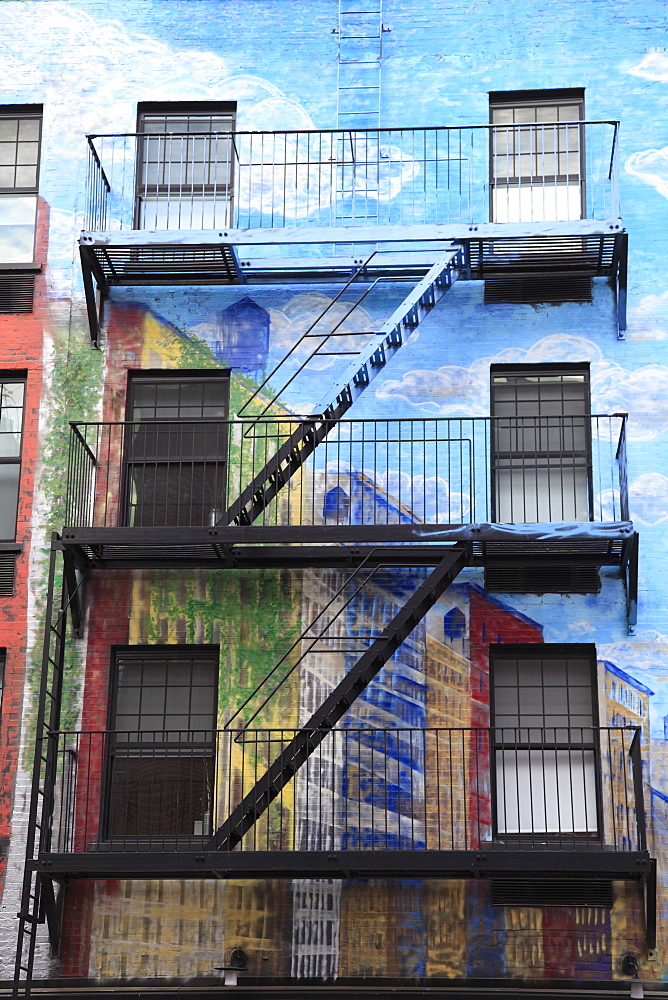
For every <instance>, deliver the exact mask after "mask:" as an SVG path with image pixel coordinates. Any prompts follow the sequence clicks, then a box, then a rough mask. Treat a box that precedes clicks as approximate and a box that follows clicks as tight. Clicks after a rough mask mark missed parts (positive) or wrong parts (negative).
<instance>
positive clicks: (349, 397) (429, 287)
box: [219, 245, 464, 524]
mask: <svg viewBox="0 0 668 1000" xmlns="http://www.w3.org/2000/svg"><path fill="white" fill-rule="evenodd" d="M375 254H376V251H374V253H373V254H372V255H371V257H369V258H368V260H367V261H365V262H364V264H363V265H362V266H361V267H360V269H359V270H358V271H357V272H356V273H355V275H353V277H352V278H351V279H350V280H349V281H348V282H347V283H346V285H345V286H344V288H343V289H342V290H341V292H339V294H338V295H337V296H336V298H335V299H333V300H332V302H330V303H329V304H328V306H327V308H326V309H325V310H324V311H323V313H321V314H320V316H319V317H318V319H316V320H315V321H314V322H313V323H312V324H311V326H310V327H309V328H308V330H307V331H306V332H305V333H304V334H303V335H302V337H300V339H299V340H298V341H297V342H296V343H295V344H294V345H293V347H292V348H291V350H290V351H289V352H288V354H287V355H286V356H285V357H284V358H283V360H282V361H281V362H280V364H279V365H278V366H277V367H276V368H275V369H274V370H273V371H272V372H271V373H270V374H269V375H268V376H267V378H266V379H265V382H264V383H263V384H262V386H260V388H259V389H258V390H257V392H256V393H255V394H254V396H253V397H251V400H249V403H250V402H252V401H253V400H255V399H256V398H257V397H258V395H259V393H260V392H261V390H262V389H263V388H264V386H265V385H267V384H268V383H269V381H270V380H271V379H273V377H274V376H275V375H276V373H277V372H278V371H279V370H280V369H281V367H282V366H283V365H284V364H285V363H286V361H288V359H290V358H294V357H295V356H296V355H297V354H298V352H301V351H302V350H303V348H304V344H305V343H306V342H307V341H308V340H313V341H315V347H313V348H311V349H310V353H308V354H307V357H306V360H304V361H302V362H300V363H299V364H298V366H297V370H296V372H294V373H293V374H292V375H291V376H290V377H289V378H288V380H287V381H286V382H285V383H284V385H283V386H282V387H281V389H279V390H278V391H276V392H275V393H274V395H273V398H272V399H271V400H269V401H268V402H267V403H266V404H265V406H264V409H263V410H262V412H261V414H260V415H259V416H258V419H257V422H256V423H254V424H253V425H252V427H251V428H250V429H249V430H248V432H247V433H248V434H249V435H252V434H253V429H254V428H258V433H260V434H262V433H263V431H262V419H261V418H262V416H267V415H269V411H270V409H271V407H272V405H273V404H274V403H275V402H276V401H277V400H278V398H279V396H280V395H281V393H282V392H284V391H285V389H287V388H288V386H290V385H291V384H292V382H293V381H294V380H295V378H296V377H297V376H298V375H299V374H300V373H301V372H302V371H304V370H305V369H306V368H307V366H308V364H309V362H310V361H311V360H312V359H313V358H317V357H322V356H323V355H325V354H326V355H329V356H331V355H334V356H338V357H340V358H344V357H345V356H346V355H347V354H349V353H350V352H349V351H347V350H344V349H337V348H336V347H333V349H330V348H331V347H332V341H334V343H336V338H339V337H342V336H345V337H346V338H347V339H349V338H350V337H351V336H363V337H365V338H367V342H366V344H365V345H364V346H363V347H362V348H361V349H360V350H359V352H357V353H356V354H355V356H354V359H353V360H352V361H350V362H349V363H348V365H347V366H346V367H345V369H344V371H343V372H342V374H340V375H339V377H338V378H337V380H336V381H335V383H334V385H333V386H332V387H331V388H330V390H329V392H328V393H327V395H326V396H325V397H324V398H323V399H322V400H321V402H320V403H319V404H318V407H317V408H316V413H315V414H314V415H312V416H306V417H305V419H304V420H303V422H302V423H301V424H300V426H299V427H297V429H296V430H295V431H293V433H292V434H291V435H290V437H289V438H288V439H287V440H286V441H285V442H284V443H283V444H282V445H281V446H280V447H279V448H278V450H277V451H276V453H275V454H274V455H273V456H272V457H271V458H270V459H269V461H268V462H267V464H266V465H265V466H264V468H263V469H262V470H261V471H260V472H259V473H258V475H257V476H255V478H254V479H253V481H252V482H251V483H249V485H248V486H247V487H246V488H245V489H244V490H243V492H242V493H241V494H240V496H239V497H237V499H236V500H235V501H234V503H233V504H232V505H231V507H230V508H229V509H228V511H227V513H226V515H225V517H224V518H223V519H222V520H221V522H219V524H221V523H225V524H252V523H253V521H254V520H255V519H256V518H257V517H259V516H260V514H261V513H262V511H263V510H264V509H265V508H266V507H267V505H268V504H269V503H270V502H271V501H272V500H273V499H274V497H275V496H276V495H277V493H278V492H279V490H280V489H281V488H282V487H283V486H285V484H286V483H287V482H288V481H289V480H290V479H291V478H292V476H293V475H294V474H295V472H297V471H298V470H299V469H300V468H301V466H302V465H303V463H304V461H305V460H306V459H307V458H308V457H309V456H310V455H312V454H313V452H314V451H315V449H316V448H317V446H318V445H319V444H320V443H321V442H322V441H324V439H325V438H326V437H327V435H328V434H329V433H330V431H332V430H333V429H334V428H335V427H336V424H337V421H338V420H340V419H341V418H342V417H343V416H344V414H345V413H346V412H347V411H348V410H349V409H350V407H351V406H352V404H353V403H354V402H355V400H356V399H357V397H358V396H360V395H361V393H362V392H364V390H365V389H366V388H367V386H368V385H369V384H370V383H371V382H372V380H373V379H374V378H375V377H376V375H377V374H378V372H379V371H381V370H382V369H383V368H384V367H385V365H386V364H387V362H388V361H389V359H390V358H391V357H392V355H393V354H395V353H396V352H397V351H398V350H399V348H400V347H401V346H402V345H403V344H404V343H405V342H406V340H407V339H408V337H409V336H410V335H411V333H412V332H413V331H414V330H415V329H416V327H417V326H419V324H420V323H421V322H422V321H423V320H424V319H425V317H426V316H428V315H429V313H430V312H431V311H432V309H434V307H435V306H436V305H437V304H438V303H439V302H440V301H441V299H442V298H443V296H444V295H445V294H446V292H447V291H448V290H449V289H450V288H451V287H452V285H453V284H454V283H455V281H456V280H457V278H458V277H459V275H460V273H461V271H462V269H463V267H464V252H463V249H462V247H461V246H457V245H455V246H452V247H449V248H448V250H446V251H443V252H440V253H439V254H438V256H437V257H436V260H435V262H434V264H433V265H432V266H431V267H430V268H429V270H428V271H427V273H426V274H425V275H424V276H423V277H422V278H421V279H420V280H419V281H418V282H417V284H416V285H415V286H414V287H413V288H412V289H411V291H410V293H409V294H408V295H407V296H406V297H405V298H404V300H403V302H402V303H401V304H400V305H399V306H397V308H396V309H395V310H394V312H393V313H392V315H391V316H390V317H389V319H387V320H386V321H385V322H384V323H383V324H382V325H380V327H379V328H378V329H377V330H364V331H356V333H355V334H350V333H349V332H345V333H343V332H342V330H341V327H342V324H343V322H344V320H345V319H346V318H347V317H349V316H350V315H351V314H352V313H353V312H354V310H355V309H356V308H357V306H359V305H360V303H361V302H362V301H363V300H364V299H365V297H366V295H367V294H368V291H369V289H368V288H367V290H366V291H365V292H364V293H363V294H362V295H361V296H360V298H359V299H358V300H357V301H356V302H355V303H354V305H353V307H352V308H351V309H349V310H348V311H347V312H346V313H345V316H344V319H342V320H339V321H338V322H336V323H335V324H334V326H333V328H331V329H328V330H327V331H326V332H319V333H318V332H314V331H315V329H316V327H317V325H318V323H319V322H320V321H321V320H322V319H324V318H325V317H326V314H327V313H328V311H329V310H330V309H331V307H332V306H333V305H334V303H335V302H337V301H338V300H339V299H340V297H341V295H342V294H343V292H344V291H345V290H346V289H347V288H349V287H350V285H351V284H352V282H353V280H354V279H355V278H356V277H357V276H358V275H359V274H360V273H362V272H363V271H364V269H365V268H366V267H367V265H368V263H369V261H370V260H371V258H372V257H374V256H375ZM378 280H381V279H377V280H376V281H374V282H373V283H372V285H371V286H370V288H373V287H376V285H377V283H378ZM249 403H247V404H246V407H247V406H248V405H249ZM244 408H245V407H244ZM244 408H242V410H240V411H239V415H240V416H243V409H244Z"/></svg>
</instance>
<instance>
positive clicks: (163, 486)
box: [65, 414, 629, 527]
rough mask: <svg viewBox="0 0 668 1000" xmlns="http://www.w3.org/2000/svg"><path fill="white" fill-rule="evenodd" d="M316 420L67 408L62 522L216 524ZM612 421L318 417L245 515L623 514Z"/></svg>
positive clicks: (320, 518) (622, 457) (371, 518)
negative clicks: (313, 436) (95, 416)
mask: <svg viewBox="0 0 668 1000" xmlns="http://www.w3.org/2000/svg"><path fill="white" fill-rule="evenodd" d="M320 423H322V418H320V419H314V420H311V421H308V420H306V421H304V420H297V419H294V420H290V419H287V418H277V419H263V420H257V419H248V420H237V421H231V422H223V421H155V422H153V421H151V422H148V421H147V422H142V423H139V422H135V423H133V422H131V421H121V422H116V423H78V422H74V423H72V424H71V440H70V452H69V468H68V487H67V500H66V515H65V524H66V525H67V526H68V527H119V526H126V527H127V526H130V527H139V526H143V527H165V526H212V525H214V524H226V523H228V521H229V520H230V519H231V518H232V515H231V514H227V513H226V512H227V511H228V510H229V509H231V508H232V509H233V510H237V509H238V507H239V505H238V504H237V505H236V507H234V503H235V501H236V500H237V498H238V497H239V496H240V495H242V494H243V492H244V490H245V489H246V487H248V484H250V483H254V482H257V483H259V484H260V486H258V487H257V489H258V490H261V484H262V483H263V482H264V479H263V470H264V469H265V468H266V467H267V464H268V463H270V462H271V460H272V459H273V458H274V457H275V456H276V455H277V454H278V453H279V450H280V449H281V447H282V446H283V445H284V442H285V441H286V440H288V439H289V438H290V436H291V435H293V434H297V432H301V431H303V430H304V428H305V427H306V429H308V428H309V427H311V428H312V427H315V426H317V425H319V424H320ZM625 427H626V415H625V414H612V415H593V416H583V415H580V416H571V417H516V418H511V417H443V418H433V419H425V418H420V419H412V420H355V421H352V420H340V421H337V422H335V421H331V429H330V430H328V431H327V434H326V436H325V437H324V440H322V442H321V443H320V444H319V445H318V447H317V448H316V449H315V450H314V451H313V452H312V453H311V454H309V455H308V457H306V458H305V460H304V461H303V463H302V464H301V465H299V466H298V468H297V469H296V470H293V471H292V472H291V474H290V476H287V474H286V481H285V484H284V485H283V486H282V488H280V489H279V490H278V492H277V493H276V495H275V497H274V498H273V499H272V500H271V501H267V503H266V505H260V508H259V515H258V516H257V518H256V519H255V522H254V523H256V524H263V525H380V524H394V525H401V524H420V523H427V524H449V525H467V524H480V523H483V524H487V523H518V524H524V523H563V522H568V523H572V522H590V521H591V522H597V523H610V522H616V521H622V520H628V517H629V510H628V493H627V477H626V449H625V441H626V438H625ZM254 489H255V487H254ZM232 520H233V519H232ZM238 521H239V518H238V516H237V522H238Z"/></svg>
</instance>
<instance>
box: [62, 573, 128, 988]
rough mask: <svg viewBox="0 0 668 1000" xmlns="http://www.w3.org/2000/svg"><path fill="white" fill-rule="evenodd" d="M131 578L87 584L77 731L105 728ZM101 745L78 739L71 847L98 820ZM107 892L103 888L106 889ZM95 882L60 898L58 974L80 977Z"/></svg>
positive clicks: (107, 577) (85, 838) (93, 830)
mask: <svg viewBox="0 0 668 1000" xmlns="http://www.w3.org/2000/svg"><path fill="white" fill-rule="evenodd" d="M130 587H131V580H130V574H129V573H123V572H116V573H106V574H100V575H99V576H97V577H95V578H94V579H93V580H92V583H91V587H90V590H89V595H88V599H89V602H90V608H91V612H90V618H89V623H88V635H89V639H88V656H87V666H86V683H85V688H84V700H83V710H82V718H81V729H82V732H84V733H91V732H99V731H100V730H105V729H106V728H107V725H108V692H109V666H110V650H111V649H112V648H113V646H115V645H124V644H125V643H127V641H128V612H129V608H130ZM103 767H104V743H103V740H102V739H101V738H100V737H97V736H93V737H91V738H90V741H87V740H86V739H84V740H82V744H81V747H80V753H79V761H78V773H79V775H80V776H81V777H80V783H81V784H80V789H85V791H83V792H82V793H81V794H77V796H76V799H77V804H78V812H77V815H76V816H75V828H74V840H75V843H77V849H78V850H82V849H83V845H84V844H85V843H90V842H91V841H94V840H95V838H96V837H97V834H98V827H99V822H100V805H101V802H102V777H103ZM107 892H108V888H107ZM94 894H95V884H94V883H93V882H86V881H82V882H75V883H73V884H72V885H71V886H70V888H69V889H68V891H67V894H66V897H65V913H64V923H65V926H66V927H67V928H68V933H67V934H66V936H65V938H64V941H63V956H62V959H63V974H64V975H66V976H86V975H87V974H88V960H89V950H90V930H91V921H92V914H93V900H94Z"/></svg>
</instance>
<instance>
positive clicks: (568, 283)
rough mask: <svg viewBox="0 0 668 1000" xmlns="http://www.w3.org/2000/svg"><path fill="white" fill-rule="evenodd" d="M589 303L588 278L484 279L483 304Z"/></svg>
mask: <svg viewBox="0 0 668 1000" xmlns="http://www.w3.org/2000/svg"><path fill="white" fill-rule="evenodd" d="M493 302H519V303H523V302H524V303H529V304H534V305H535V304H538V303H541V302H550V303H552V304H555V303H560V302H591V278H590V277H577V276H574V275H556V276H552V275H549V274H534V275H530V276H528V275H512V274H508V275H504V276H503V277H498V278H489V277H486V278H485V303H486V304H487V305H489V304H490V303H493Z"/></svg>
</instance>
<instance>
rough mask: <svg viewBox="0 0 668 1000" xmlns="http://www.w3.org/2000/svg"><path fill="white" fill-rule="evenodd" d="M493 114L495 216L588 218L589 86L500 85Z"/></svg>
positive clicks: (525, 219) (504, 219)
mask: <svg viewBox="0 0 668 1000" xmlns="http://www.w3.org/2000/svg"><path fill="white" fill-rule="evenodd" d="M489 114H490V122H491V124H492V125H494V126H496V127H495V128H492V129H490V191H491V206H490V210H491V215H492V221H494V222H556V221H564V220H568V219H580V218H583V214H584V212H583V210H584V205H585V191H584V185H585V169H584V163H585V150H584V126H582V125H580V124H578V123H579V122H581V121H582V120H583V118H584V91H583V90H581V89H578V88H572V89H569V90H543V91H541V90H534V91H513V92H508V93H503V92H498V91H497V92H494V93H491V94H490V95H489Z"/></svg>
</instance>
